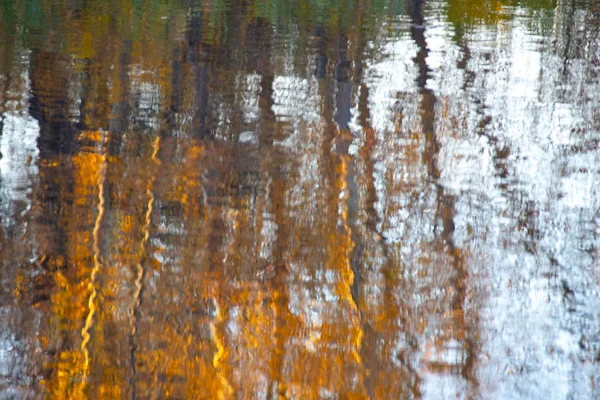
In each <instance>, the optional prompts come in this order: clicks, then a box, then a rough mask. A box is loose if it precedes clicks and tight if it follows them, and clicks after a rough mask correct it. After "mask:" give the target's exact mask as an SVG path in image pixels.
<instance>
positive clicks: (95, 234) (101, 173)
mask: <svg viewBox="0 0 600 400" xmlns="http://www.w3.org/2000/svg"><path fill="white" fill-rule="evenodd" d="M104 142H105V137H103V140H102V144H101V146H102V147H104ZM103 153H104V150H103ZM101 162H102V164H101V166H100V169H99V170H98V215H97V216H96V221H95V222H94V229H93V231H92V238H93V252H94V267H93V268H92V273H91V276H90V282H89V284H88V290H89V291H90V297H89V298H88V309H89V312H88V315H87V317H86V320H85V325H84V327H83V329H82V330H81V336H82V337H83V341H82V342H81V350H82V351H83V354H84V358H85V361H84V368H83V382H84V384H85V380H86V377H87V375H88V374H89V367H90V353H89V349H88V343H89V342H90V339H91V335H90V331H91V329H92V326H93V324H94V314H95V312H96V305H95V304H94V302H95V300H96V297H97V296H98V292H97V290H96V276H97V275H98V273H99V271H100V269H101V268H102V256H101V254H100V228H101V226H102V220H103V218H104V211H105V210H104V203H105V199H104V197H105V194H104V187H105V181H106V170H107V168H108V160H107V158H106V155H105V154H102V156H101Z"/></svg>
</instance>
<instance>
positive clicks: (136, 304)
mask: <svg viewBox="0 0 600 400" xmlns="http://www.w3.org/2000/svg"><path fill="white" fill-rule="evenodd" d="M159 150H160V136H159V137H157V138H156V140H155V141H154V150H153V152H152V163H153V165H154V166H158V165H160V159H159V158H158V152H159ZM155 179H156V171H151V176H150V178H149V182H148V187H147V188H146V195H147V196H148V204H147V206H146V215H145V218H144V227H143V229H142V233H143V236H142V242H141V244H140V249H139V257H138V263H137V265H136V273H137V275H136V279H135V282H134V284H135V292H134V294H133V305H132V307H131V310H130V319H131V335H130V337H129V346H130V358H129V359H130V363H131V376H130V378H129V386H130V388H131V398H132V399H135V398H136V395H137V393H136V382H135V378H136V375H137V367H136V364H137V361H136V355H135V353H136V350H137V345H136V343H135V335H136V332H137V322H138V320H139V312H140V311H139V309H140V304H141V297H142V290H143V288H144V286H143V284H144V275H145V270H144V263H145V262H146V260H147V258H148V251H147V245H148V241H149V239H150V225H151V222H152V220H151V218H152V211H153V210H154V201H155V197H154V192H153V188H154V181H155Z"/></svg>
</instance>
